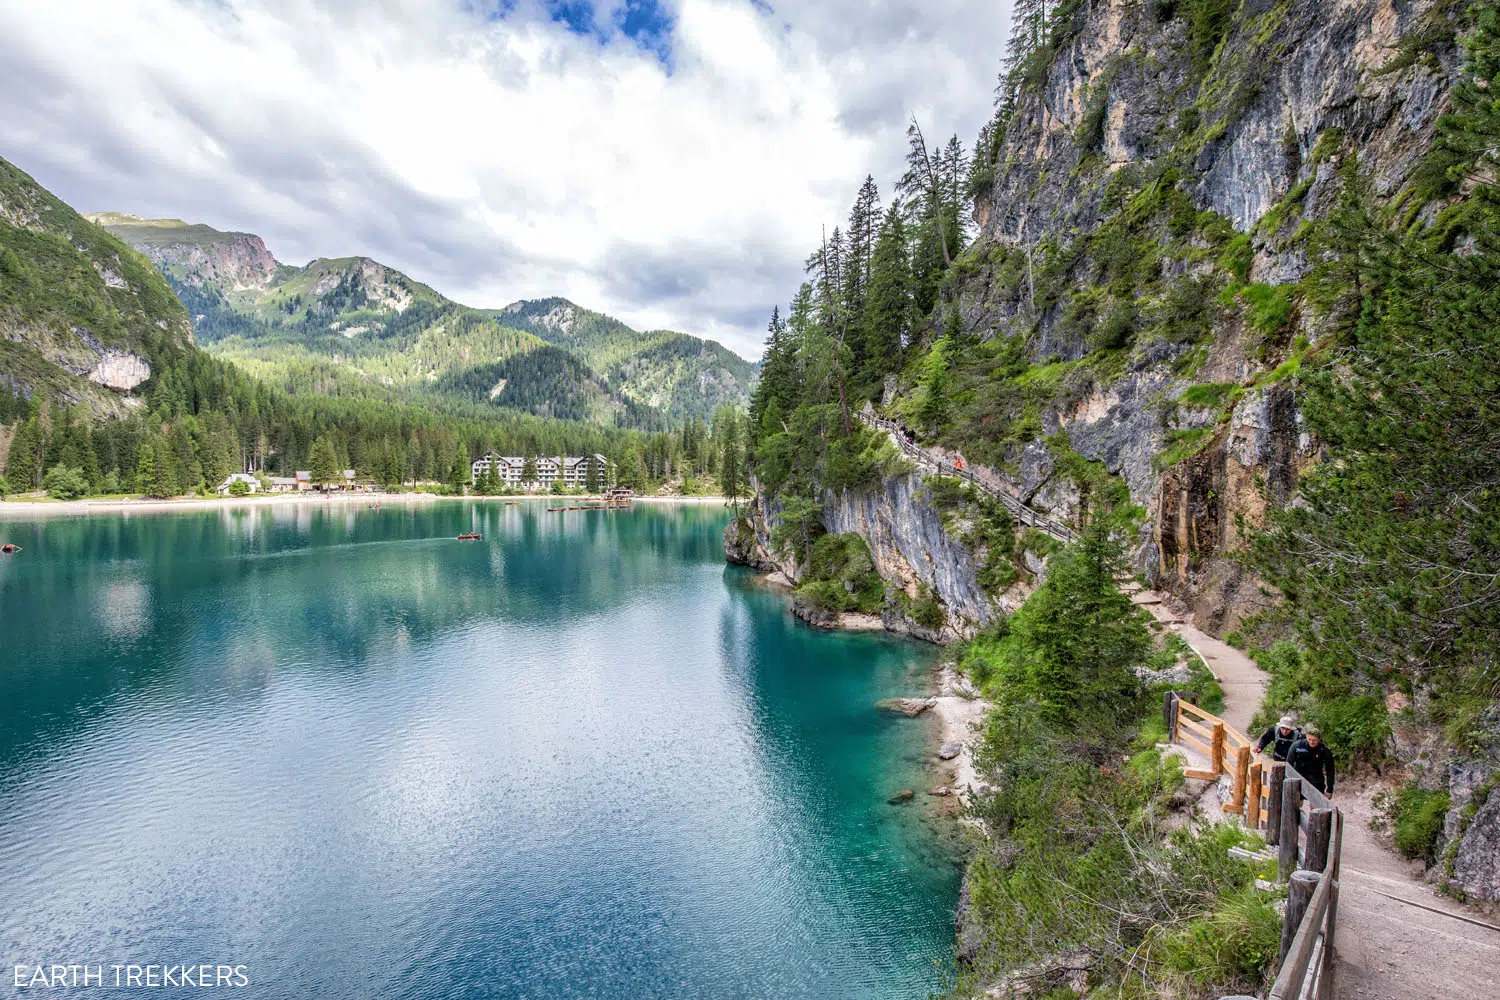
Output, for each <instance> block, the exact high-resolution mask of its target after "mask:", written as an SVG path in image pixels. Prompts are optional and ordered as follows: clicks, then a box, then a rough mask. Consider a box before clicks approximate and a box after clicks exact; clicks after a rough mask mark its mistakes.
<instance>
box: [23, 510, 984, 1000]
mask: <svg viewBox="0 0 1500 1000" xmlns="http://www.w3.org/2000/svg"><path fill="white" fill-rule="evenodd" d="M544 506H545V505H544V504H537V503H534V502H531V503H526V504H523V505H519V506H502V505H499V504H496V503H488V504H472V503H464V502H460V501H448V502H440V503H434V504H428V505H415V504H413V505H400V504H387V505H385V506H384V507H383V508H382V509H380V510H370V509H367V508H366V507H364V506H363V505H356V504H348V505H329V506H325V507H315V506H313V505H309V504H302V505H295V506H294V505H284V506H280V507H277V508H275V509H267V508H246V507H237V508H225V509H221V510H213V511H202V512H172V513H162V514H146V513H137V514H134V515H130V516H125V515H121V514H109V515H96V516H92V517H54V518H49V519H17V518H14V517H10V518H5V517H0V538H8V539H9V540H11V541H14V542H17V543H19V544H21V545H22V546H24V549H23V551H22V552H21V553H19V554H17V555H14V556H0V960H3V963H4V965H3V969H4V978H3V979H0V995H11V994H14V995H25V996H33V995H39V994H40V993H43V992H47V991H41V990H35V989H34V990H16V989H15V988H14V986H13V967H14V966H15V965H36V964H38V963H54V962H55V963H64V964H75V963H77V964H81V963H91V964H94V965H99V964H103V965H105V966H106V972H105V975H106V977H108V981H107V984H106V985H107V986H108V987H109V988H108V989H106V990H105V991H103V992H104V993H107V994H108V995H112V996H137V995H139V996H152V997H160V996H162V995H169V996H176V995H186V994H188V993H194V992H200V993H201V992H202V991H201V990H199V991H194V990H191V989H188V988H180V989H174V988H166V989H147V988H136V989H127V988H121V989H115V988H113V976H114V973H113V972H111V971H109V970H108V967H109V966H111V965H114V964H127V963H135V964H141V965H145V964H148V963H159V964H165V965H175V964H198V963H209V964H219V963H224V964H229V965H242V966H244V967H245V969H244V973H245V976H246V978H247V979H248V980H249V986H248V987H247V988H242V989H239V990H231V991H229V992H236V993H238V994H240V995H245V996H254V997H269V998H282V997H285V998H344V997H348V998H361V1000H363V998H373V997H433V998H450V997H505V998H534V1000H552V998H557V1000H563V998H567V1000H577V998H600V1000H646V998H669V997H670V998H674V1000H720V998H723V1000H729V998H745V1000H752V998H754V1000H764V998H777V1000H791V998H839V1000H849V998H907V997H926V996H928V995H929V993H931V992H932V991H935V990H940V989H942V988H943V986H944V985H945V983H946V982H947V981H948V978H949V976H950V974H951V968H952V952H953V930H952V914H953V907H954V904H955V900H956V896H957V889H958V872H957V868H956V867H955V863H954V860H953V857H952V854H951V845H950V840H949V838H950V836H951V829H950V824H951V821H948V820H944V819H942V818H940V817H938V816H937V815H936V806H935V803H937V802H939V801H941V800H936V799H929V798H928V797H927V796H925V795H922V794H920V793H921V791H922V790H923V789H925V788H926V787H927V786H928V785H930V784H931V783H932V776H931V774H930V773H929V772H928V762H929V761H930V760H931V754H932V742H933V739H934V732H933V730H932V728H931V727H932V726H933V725H935V723H934V722H932V721H931V720H927V719H917V720H908V719H904V718H901V717H899V716H894V717H893V716H889V715H886V714H883V713H877V712H876V711H874V710H873V708H872V705H873V703H874V702H875V701H876V700H877V699H879V698H883V697H888V696H892V695H901V694H912V693H918V692H920V691H921V690H923V687H924V685H925V684H926V683H927V680H926V679H927V676H928V671H929V667H930V664H931V662H932V652H931V650H930V649H929V648H927V647H923V646H919V645H916V644H911V643H907V642H902V641H900V640H896V639H893V638H890V637H886V636H874V635H842V634H831V633H826V632H819V631H815V630H812V629H809V628H806V627H804V626H802V625H800V624H799V623H797V622H795V621H794V620H792V619H791V617H790V616H789V615H788V613H787V600H786V598H785V597H784V596H783V595H780V594H777V593H774V592H771V591H768V590H766V589H765V588H763V587H761V586H759V585H756V584H755V583H754V582H753V581H752V580H751V578H750V577H749V576H748V575H747V574H745V573H744V572H743V571H740V570H736V569H733V568H729V567H726V566H725V565H724V562H723V555H722V551H721V548H720V532H721V530H722V528H723V526H724V524H725V521H726V514H725V512H724V510H723V509H722V508H720V507H717V506H708V505H705V506H686V505H684V506H649V505H638V507H637V509H635V510H633V511H629V512H601V511H590V512H572V513H566V514H558V513H547V512H546V511H545V510H544ZM471 526H473V527H475V528H477V529H478V530H480V531H482V532H483V533H484V540H483V541H482V542H479V543H466V542H457V541H455V540H454V535H456V534H457V533H459V532H460V531H464V530H466V529H468V528H470V527H471ZM904 787H911V788H915V789H917V790H918V793H919V794H918V795H917V797H916V800H915V801H913V802H911V803H908V804H905V805H890V804H888V803H887V801H886V800H887V799H888V798H889V797H890V796H891V795H893V794H894V793H895V792H897V791H898V790H899V789H901V788H904ZM53 992H57V991H53ZM96 992H97V991H96ZM219 992H223V991H219ZM48 995H51V993H48Z"/></svg>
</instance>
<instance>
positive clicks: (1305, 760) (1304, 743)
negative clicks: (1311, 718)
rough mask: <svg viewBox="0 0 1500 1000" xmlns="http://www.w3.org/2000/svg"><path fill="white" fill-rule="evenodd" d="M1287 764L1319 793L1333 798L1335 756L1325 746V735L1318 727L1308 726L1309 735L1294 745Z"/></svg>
mask: <svg viewBox="0 0 1500 1000" xmlns="http://www.w3.org/2000/svg"><path fill="white" fill-rule="evenodd" d="M1286 762H1287V763H1288V764H1290V765H1291V766H1292V767H1293V768H1294V769H1295V770H1296V772H1297V773H1298V774H1300V775H1302V777H1304V778H1306V779H1307V780H1308V782H1310V783H1311V784H1312V785H1313V786H1314V787H1316V788H1317V790H1318V791H1320V792H1322V793H1323V794H1324V795H1327V796H1330V797H1332V795H1333V754H1332V753H1330V752H1329V750H1328V748H1327V747H1326V746H1324V745H1323V734H1322V733H1320V732H1319V731H1318V727H1317V726H1308V727H1307V733H1306V734H1305V735H1304V736H1303V737H1302V738H1301V739H1300V740H1298V741H1297V742H1296V743H1293V744H1292V749H1291V752H1290V753H1288V754H1287V755H1286Z"/></svg>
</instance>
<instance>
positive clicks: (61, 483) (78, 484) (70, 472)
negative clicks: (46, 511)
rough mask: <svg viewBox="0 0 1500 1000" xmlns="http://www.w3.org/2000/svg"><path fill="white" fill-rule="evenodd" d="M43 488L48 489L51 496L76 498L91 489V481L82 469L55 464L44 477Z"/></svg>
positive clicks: (64, 498)
mask: <svg viewBox="0 0 1500 1000" xmlns="http://www.w3.org/2000/svg"><path fill="white" fill-rule="evenodd" d="M42 489H44V490H46V491H47V495H48V496H49V497H56V498H57V499H59V500H75V499H77V498H78V497H81V496H83V495H84V494H85V493H87V492H88V491H89V483H88V480H87V479H85V478H84V476H83V470H82V469H73V468H69V467H68V466H66V465H54V466H53V467H52V468H50V469H48V470H47V474H46V475H45V476H43V477H42Z"/></svg>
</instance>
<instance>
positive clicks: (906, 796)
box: [886, 788, 917, 806]
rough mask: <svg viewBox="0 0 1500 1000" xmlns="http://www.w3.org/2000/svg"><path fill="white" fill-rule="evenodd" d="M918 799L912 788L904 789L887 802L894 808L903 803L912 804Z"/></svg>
mask: <svg viewBox="0 0 1500 1000" xmlns="http://www.w3.org/2000/svg"><path fill="white" fill-rule="evenodd" d="M916 797H917V793H916V792H915V791H913V790H912V789H910V788H903V789H901V791H899V792H897V793H896V794H895V795H892V796H891V797H890V798H888V799H886V802H887V803H889V804H890V805H893V806H899V805H900V804H901V803H903V802H910V801H911V800H912V799H914V798H916Z"/></svg>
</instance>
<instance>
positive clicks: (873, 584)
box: [797, 532, 885, 614]
mask: <svg viewBox="0 0 1500 1000" xmlns="http://www.w3.org/2000/svg"><path fill="white" fill-rule="evenodd" d="M797 597H798V599H799V600H801V601H803V602H804V603H806V604H810V605H812V606H813V607H817V608H822V609H824V610H825V611H860V612H864V613H866V614H878V613H879V612H880V610H881V609H882V608H883V607H884V606H885V582H884V581H883V580H881V578H880V574H879V573H877V572H875V562H874V560H873V559H871V558H870V549H869V547H868V546H867V545H866V544H865V540H864V539H863V538H861V537H860V536H859V535H857V534H855V533H854V532H848V533H846V534H842V535H824V536H822V537H821V538H819V539H818V540H817V541H815V542H813V544H812V549H811V556H810V558H809V559H808V561H807V567H806V570H805V572H804V573H803V575H802V584H801V586H799V587H798V588H797Z"/></svg>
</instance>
